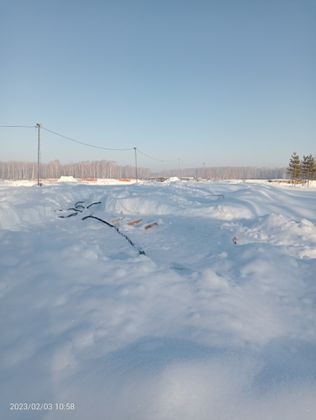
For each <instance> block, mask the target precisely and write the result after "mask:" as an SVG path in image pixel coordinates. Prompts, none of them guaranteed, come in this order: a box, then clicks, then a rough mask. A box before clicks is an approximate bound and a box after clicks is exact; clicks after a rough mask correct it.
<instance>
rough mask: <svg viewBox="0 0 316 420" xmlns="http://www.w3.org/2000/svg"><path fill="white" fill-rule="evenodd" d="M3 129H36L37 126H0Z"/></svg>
mask: <svg viewBox="0 0 316 420" xmlns="http://www.w3.org/2000/svg"><path fill="white" fill-rule="evenodd" d="M0 127H1V128H36V125H0Z"/></svg>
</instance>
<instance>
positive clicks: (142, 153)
mask: <svg viewBox="0 0 316 420" xmlns="http://www.w3.org/2000/svg"><path fill="white" fill-rule="evenodd" d="M137 152H138V153H139V154H141V155H143V156H146V157H148V158H149V159H151V160H155V161H156V162H163V163H164V162H165V160H163V159H158V158H156V157H153V156H151V155H148V154H147V153H145V152H142V151H141V150H140V149H139V148H138V147H137Z"/></svg>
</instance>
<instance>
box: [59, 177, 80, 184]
mask: <svg viewBox="0 0 316 420" xmlns="http://www.w3.org/2000/svg"><path fill="white" fill-rule="evenodd" d="M57 182H72V183H73V182H78V180H77V179H76V178H74V177H73V176H61V177H60V178H59V179H58V180H57Z"/></svg>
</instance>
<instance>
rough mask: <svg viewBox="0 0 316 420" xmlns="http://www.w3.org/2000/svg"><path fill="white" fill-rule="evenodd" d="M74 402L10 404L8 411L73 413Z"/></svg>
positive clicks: (74, 408)
mask: <svg viewBox="0 0 316 420" xmlns="http://www.w3.org/2000/svg"><path fill="white" fill-rule="evenodd" d="M76 408H77V407H76V404H75V403H74V402H10V404H9V410H10V411H75V410H76Z"/></svg>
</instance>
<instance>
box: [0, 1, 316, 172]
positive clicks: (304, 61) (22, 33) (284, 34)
mask: <svg viewBox="0 0 316 420" xmlns="http://www.w3.org/2000/svg"><path fill="white" fill-rule="evenodd" d="M0 50H1V59H2V60H1V62H2V64H1V66H0V83H1V99H0V124H35V123H36V122H40V123H42V124H43V125H44V126H46V127H47V128H49V129H52V130H55V131H58V132H61V133H63V134H65V135H68V136H70V137H74V138H77V139H79V140H82V141H85V142H90V143H94V144H98V145H101V146H104V147H110V148H117V147H118V148H125V147H133V146H137V147H138V148H140V150H143V151H144V152H146V153H147V154H150V155H152V156H153V157H157V158H158V159H162V160H165V161H166V162H164V163H159V162H156V161H154V160H150V159H148V158H147V157H145V156H139V158H140V164H141V165H142V166H146V167H151V168H153V169H157V168H167V167H177V166H178V165H179V160H180V164H181V166H185V167H190V166H191V167H192V166H202V165H203V163H205V165H207V166H208V165H209V166H222V165H256V166H270V167H271V166H284V165H287V163H288V158H289V155H290V154H291V153H292V152H293V151H297V152H298V153H300V154H307V153H310V152H311V153H316V147H315V146H316V141H315V133H316V2H315V1H314V0H300V1H298V0H296V1H293V0H286V1H285V0H282V1H281V0H274V1H270V0H266V1H262V0H260V1H257V0H249V1H244V0H238V1H236V0H235V1H233V0H216V1H211V0H209V1H203V0H181V1H180V0H159V1H157V0H155V1H151V0H147V1H145V0H143V1H141V0H133V1H131V0H125V1H124V0H116V1H106V0H104V1H98V0H89V1H88V0H86V1H80V0H67V1H65V0H54V1H52V0H50V1H48V0H38V1H34V0H28V1H23V0H21V1H18V0H11V1H0ZM0 147H1V156H0V159H1V160H7V159H25V160H35V159H36V132H35V130H34V129H3V128H1V129H0ZM42 157H43V160H52V159H56V158H57V159H59V160H60V161H62V162H70V161H77V160H82V159H109V160H117V161H118V162H119V163H132V161H133V160H132V159H133V155H132V153H131V152H102V151H96V150H93V149H88V148H85V147H83V146H77V145H74V144H73V143H67V142H66V141H63V140H61V139H59V138H58V137H55V136H53V135H51V134H48V133H46V132H45V133H44V132H43V136H42Z"/></svg>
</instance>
